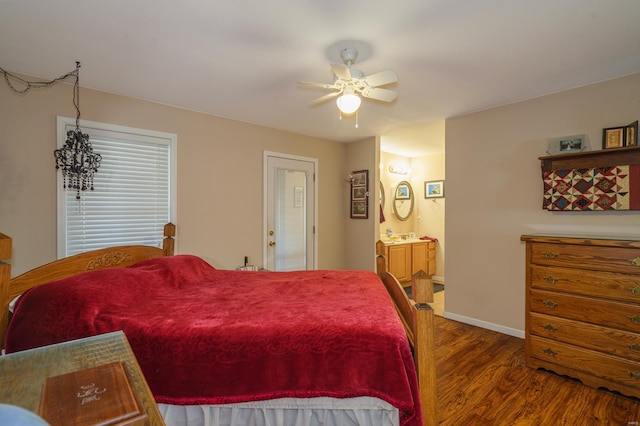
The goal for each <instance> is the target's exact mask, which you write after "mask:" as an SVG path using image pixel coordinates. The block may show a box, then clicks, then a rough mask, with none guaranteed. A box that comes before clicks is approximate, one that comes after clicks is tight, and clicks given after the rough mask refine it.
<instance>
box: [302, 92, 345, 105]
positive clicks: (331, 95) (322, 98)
mask: <svg viewBox="0 0 640 426" xmlns="http://www.w3.org/2000/svg"><path fill="white" fill-rule="evenodd" d="M341 92H342V91H338V92H333V93H327V94H326V95H324V96H320V97H319V98H317V99H314V100H313V101H311V103H309V105H311V106H316V105H318V104H321V103H322V102H326V101H328V100H329V99H331V98H335V97H336V96H338V95H339V94H340V93H341Z"/></svg>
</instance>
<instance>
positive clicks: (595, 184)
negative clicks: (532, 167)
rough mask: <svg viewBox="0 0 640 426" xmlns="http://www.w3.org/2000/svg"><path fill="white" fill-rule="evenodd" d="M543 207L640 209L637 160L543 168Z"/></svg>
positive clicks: (557, 208)
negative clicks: (596, 165) (635, 161)
mask: <svg viewBox="0 0 640 426" xmlns="http://www.w3.org/2000/svg"><path fill="white" fill-rule="evenodd" d="M542 180H543V183H544V196H543V203H542V208H543V209H546V210H552V211H604V210H640V164H631V165H618V166H607V167H592V168H579V169H565V170H549V171H543V173H542Z"/></svg>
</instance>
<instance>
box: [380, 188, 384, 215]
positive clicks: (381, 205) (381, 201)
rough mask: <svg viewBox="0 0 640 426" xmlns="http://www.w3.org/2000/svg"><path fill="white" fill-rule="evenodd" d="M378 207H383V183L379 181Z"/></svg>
mask: <svg viewBox="0 0 640 426" xmlns="http://www.w3.org/2000/svg"><path fill="white" fill-rule="evenodd" d="M380 207H382V208H383V209H384V185H382V182H380Z"/></svg>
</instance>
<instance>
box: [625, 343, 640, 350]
mask: <svg viewBox="0 0 640 426" xmlns="http://www.w3.org/2000/svg"><path fill="white" fill-rule="evenodd" d="M627 346H628V347H629V349H631V350H632V351H634V352H640V345H639V344H637V343H629V344H628V345H627Z"/></svg>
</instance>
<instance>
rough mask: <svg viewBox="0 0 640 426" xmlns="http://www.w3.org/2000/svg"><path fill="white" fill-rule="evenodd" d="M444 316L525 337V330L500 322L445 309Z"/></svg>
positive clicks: (521, 337)
mask: <svg viewBox="0 0 640 426" xmlns="http://www.w3.org/2000/svg"><path fill="white" fill-rule="evenodd" d="M442 316H443V317H445V318H447V319H450V320H454V321H458V322H463V323H465V324H470V325H475V326H476V327H481V328H486V329H487V330H491V331H497V332H498V333H502V334H507V335H509V336H513V337H518V338H520V339H524V330H517V329H515V328H510V327H505V326H503V325H500V324H494V323H491V322H487V321H481V320H479V319H475V318H471V317H465V316H463V315H458V314H454V313H451V312H447V311H444V312H443V314H442Z"/></svg>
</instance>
